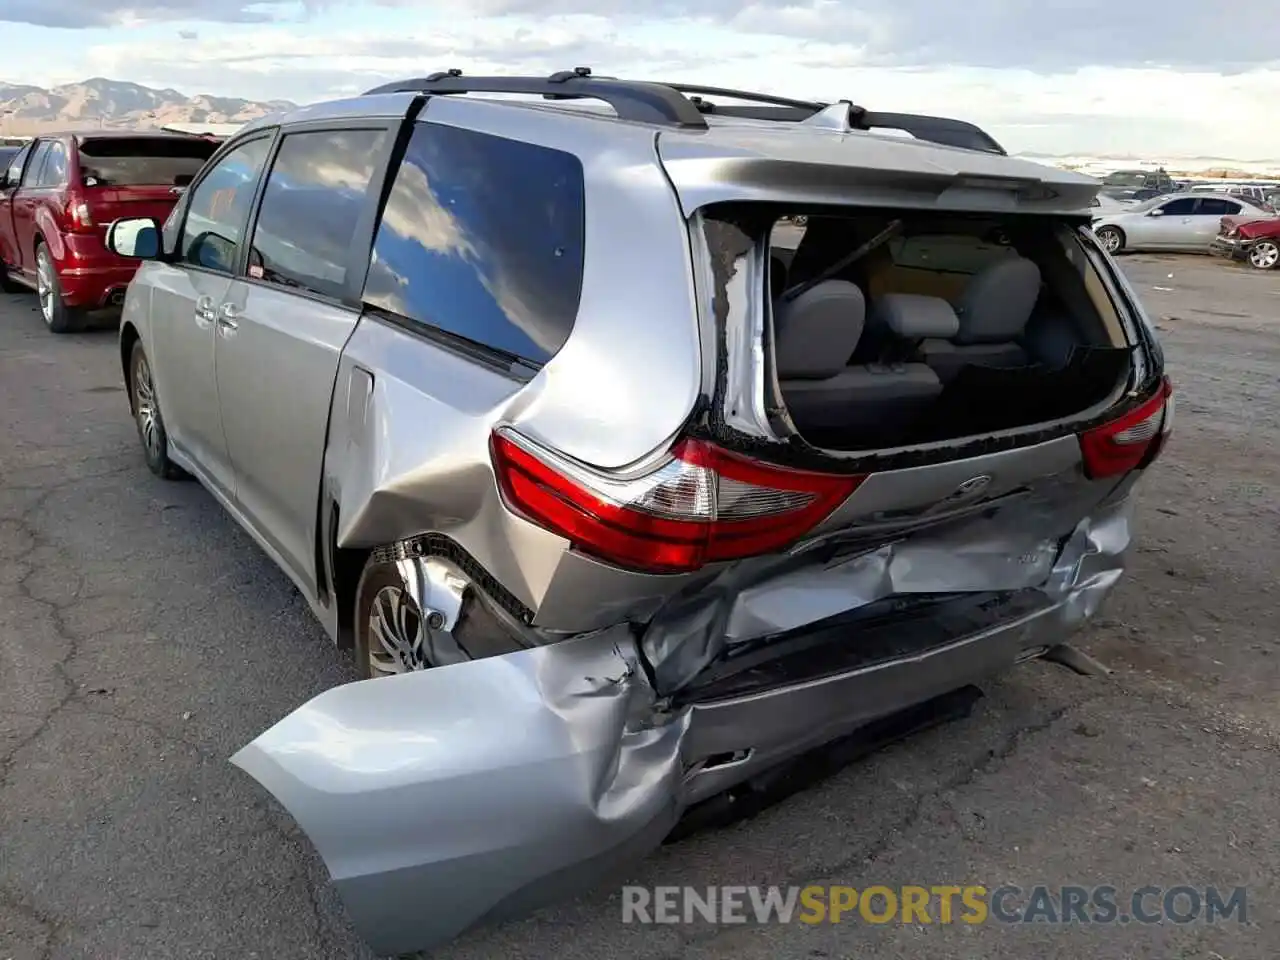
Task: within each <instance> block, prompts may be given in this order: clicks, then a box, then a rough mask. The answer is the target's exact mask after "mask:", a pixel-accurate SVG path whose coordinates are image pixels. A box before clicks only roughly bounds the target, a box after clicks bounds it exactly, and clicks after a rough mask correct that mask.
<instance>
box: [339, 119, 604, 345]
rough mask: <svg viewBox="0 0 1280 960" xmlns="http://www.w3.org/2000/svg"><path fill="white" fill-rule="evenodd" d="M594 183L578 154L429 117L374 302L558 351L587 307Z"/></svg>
mask: <svg viewBox="0 0 1280 960" xmlns="http://www.w3.org/2000/svg"><path fill="white" fill-rule="evenodd" d="M583 193H584V187H583V182H582V165H581V164H580V163H579V162H578V160H577V158H576V157H574V156H572V155H570V154H567V153H562V152H561V151H559V150H550V149H547V148H546V147H538V146H533V145H532V144H527V143H520V142H518V141H515V140H507V139H505V138H502V137H494V136H490V135H488V134H483V133H475V132H473V131H469V130H459V129H457V128H455V127H445V126H438V125H434V124H428V123H422V124H419V125H418V127H417V129H416V130H415V131H414V134H413V139H412V141H411V142H410V144H409V148H408V150H407V152H406V154H405V158H404V162H403V163H402V165H401V167H400V170H399V172H398V173H397V175H396V180H395V184H394V186H393V187H392V190H391V195H390V197H389V198H388V200H387V205H386V209H385V210H384V212H383V215H382V223H381V225H380V226H379V228H378V235H377V240H376V242H375V244H374V254H373V262H372V264H371V265H370V267H369V276H368V281H367V284H366V286H365V291H364V298H365V301H366V302H367V303H368V304H370V305H371V306H373V307H377V308H380V309H382V310H386V311H388V312H389V313H392V314H397V315H399V316H402V317H406V318H409V319H411V320H416V321H418V322H420V323H424V324H427V325H430V326H432V327H436V328H439V329H441V330H444V331H446V332H448V333H451V334H455V335H457V336H460V337H465V338H467V339H468V340H471V341H474V342H476V343H481V344H484V345H485V346H488V347H491V348H494V349H497V350H501V351H503V352H505V353H509V354H514V355H516V356H518V357H523V358H525V359H527V360H531V361H533V362H536V363H541V362H543V361H545V360H548V359H549V358H550V357H552V356H553V355H554V354H555V353H556V351H557V350H559V349H560V348H561V347H562V346H563V345H564V342H565V340H566V339H568V336H569V332H570V330H571V329H572V328H573V321H574V317H575V316H576V315H577V312H578V298H579V296H580V295H581V292H582V253H583V209H584V204H583Z"/></svg>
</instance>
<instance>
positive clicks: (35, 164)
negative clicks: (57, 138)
mask: <svg viewBox="0 0 1280 960" xmlns="http://www.w3.org/2000/svg"><path fill="white" fill-rule="evenodd" d="M47 156H49V141H48V140H41V141H40V142H39V143H37V144H36V148H35V152H34V153H33V154H32V155H31V162H30V163H28V164H27V169H26V172H25V173H23V175H22V186H23V187H38V186H40V171H41V169H42V168H43V167H44V160H45V157H47Z"/></svg>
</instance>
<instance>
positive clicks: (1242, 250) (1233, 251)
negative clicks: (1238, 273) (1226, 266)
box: [1209, 236, 1253, 260]
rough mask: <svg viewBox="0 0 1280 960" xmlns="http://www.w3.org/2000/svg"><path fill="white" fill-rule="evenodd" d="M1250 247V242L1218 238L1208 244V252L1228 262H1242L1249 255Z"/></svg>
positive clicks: (1233, 238)
mask: <svg viewBox="0 0 1280 960" xmlns="http://www.w3.org/2000/svg"><path fill="white" fill-rule="evenodd" d="M1252 246H1253V241H1252V240H1241V239H1239V238H1238V237H1223V236H1218V237H1215V238H1214V240H1213V242H1212V243H1210V244H1209V252H1210V253H1215V254H1217V255H1218V256H1220V257H1226V258H1227V259H1229V260H1243V259H1244V258H1245V257H1247V256H1248V255H1249V248H1250V247H1252Z"/></svg>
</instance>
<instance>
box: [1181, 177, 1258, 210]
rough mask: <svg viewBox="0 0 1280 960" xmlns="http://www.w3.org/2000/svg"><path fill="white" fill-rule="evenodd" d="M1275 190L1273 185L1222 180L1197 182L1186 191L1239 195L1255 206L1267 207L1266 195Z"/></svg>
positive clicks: (1230, 195)
mask: <svg viewBox="0 0 1280 960" xmlns="http://www.w3.org/2000/svg"><path fill="white" fill-rule="evenodd" d="M1274 191H1275V187H1271V186H1262V185H1259V184H1256V183H1233V182H1231V181H1223V182H1218V183H1197V184H1196V185H1195V186H1193V187H1192V188H1191V189H1190V190H1189V191H1188V192H1189V193H1213V194H1217V195H1219V196H1229V197H1240V198H1242V199H1244V200H1248V201H1249V202H1250V203H1252V204H1254V205H1255V206H1257V207H1261V208H1264V209H1266V208H1267V207H1268V197H1269V196H1270V195H1271V194H1272V193H1273V192H1274Z"/></svg>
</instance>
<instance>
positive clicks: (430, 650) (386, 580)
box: [353, 557, 471, 678]
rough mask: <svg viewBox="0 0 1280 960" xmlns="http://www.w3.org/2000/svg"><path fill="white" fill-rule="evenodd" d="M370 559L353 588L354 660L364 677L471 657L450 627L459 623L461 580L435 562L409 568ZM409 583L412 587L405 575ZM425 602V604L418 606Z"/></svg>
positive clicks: (417, 563) (449, 568)
mask: <svg viewBox="0 0 1280 960" xmlns="http://www.w3.org/2000/svg"><path fill="white" fill-rule="evenodd" d="M402 567H404V565H403V564H399V563H396V562H394V561H387V560H384V559H375V558H374V557H370V558H369V561H368V562H367V563H366V564H365V568H364V571H363V572H362V573H361V575H360V583H359V585H358V586H357V587H356V603H355V620H354V624H353V625H354V627H355V635H356V636H355V640H356V643H355V656H356V666H357V667H358V668H359V670H360V674H361V676H363V677H369V678H372V677H387V676H393V675H395V674H397V673H409V672H411V671H414V670H427V669H430V668H432V667H442V666H448V665H449V664H450V663H458V662H461V661H463V660H469V659H471V657H470V655H469V654H468V653H467V652H466V650H465V649H463V647H462V646H461V645H460V644H459V643H458V641H457V639H456V638H455V636H454V633H453V631H454V629H455V628H457V626H458V625H459V623H461V621H462V620H463V619H464V614H463V609H464V603H465V593H466V588H467V584H466V580H465V578H464V577H462V576H461V574H460V573H459V571H458V570H457V568H455V567H454V566H453V565H452V564H450V563H448V562H447V561H445V560H443V559H440V558H425V559H420V560H415V561H413V563H412V565H411V566H409V567H404V569H405V572H404V573H402V572H401V570H402ZM406 576H411V577H413V579H414V583H413V586H412V587H410V585H409V584H408V583H407V582H406V580H405V577H406ZM423 604H426V606H423Z"/></svg>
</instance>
